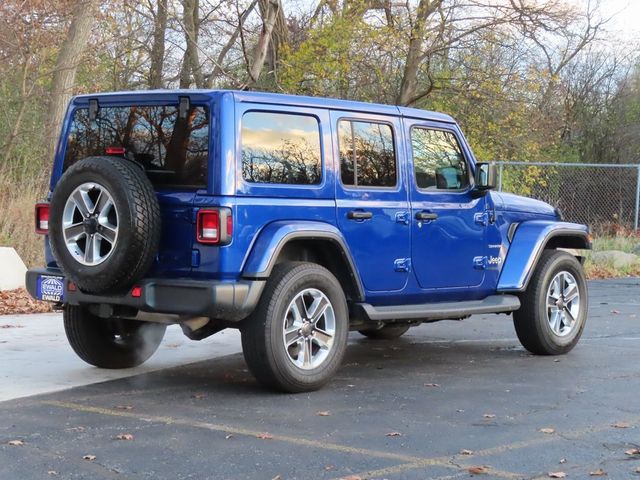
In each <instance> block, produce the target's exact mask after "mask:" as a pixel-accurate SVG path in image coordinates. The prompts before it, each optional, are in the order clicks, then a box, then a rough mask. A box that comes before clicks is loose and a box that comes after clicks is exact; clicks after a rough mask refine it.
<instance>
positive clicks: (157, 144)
mask: <svg viewBox="0 0 640 480" xmlns="http://www.w3.org/2000/svg"><path fill="white" fill-rule="evenodd" d="M60 138H61V139H60V142H59V145H58V148H57V152H56V156H55V161H54V166H53V172H52V175H51V189H50V194H49V199H48V200H49V202H47V203H41V204H38V205H37V206H36V230H37V231H38V232H39V233H42V234H44V235H46V237H45V238H46V240H45V248H46V263H47V265H46V268H44V269H33V270H30V271H29V272H28V273H27V278H26V281H27V286H28V289H29V292H30V293H31V295H33V296H34V297H35V298H38V299H41V300H47V301H50V302H54V303H56V304H57V305H58V307H60V308H62V309H63V311H64V327H65V330H66V334H67V337H68V339H69V342H70V344H71V346H72V347H73V349H74V350H75V352H76V353H77V354H78V355H79V356H80V357H81V358H82V359H83V360H85V361H86V362H88V363H90V364H92V365H95V366H98V367H102V368H127V367H133V366H135V365H138V364H140V363H142V362H144V361H145V360H146V359H147V358H149V357H150V356H151V355H152V354H153V352H154V351H155V350H156V348H157V347H158V345H159V343H160V342H161V340H162V337H163V335H164V331H165V329H166V326H167V324H173V323H177V324H179V325H180V326H181V327H182V329H183V331H184V333H185V334H186V335H187V336H188V337H189V338H192V339H195V340H198V339H202V338H204V337H207V336H209V335H213V334H215V333H216V332H219V331H221V330H223V329H225V328H239V329H240V330H241V332H242V348H243V351H244V356H245V359H246V361H247V364H248V366H249V368H250V370H251V372H252V373H253V374H254V376H255V377H256V378H257V380H258V381H259V382H260V383H261V384H263V385H265V386H268V387H271V388H276V389H279V390H284V391H289V392H300V391H309V390H313V389H317V388H319V387H321V386H322V385H323V384H324V383H326V382H327V381H328V380H329V379H330V378H331V376H332V375H333V374H334V373H335V372H336V370H337V369H338V368H339V366H340V362H341V360H342V358H343V355H344V353H345V349H346V346H347V336H348V333H349V331H350V330H357V331H359V332H360V333H361V334H363V335H365V336H367V337H369V338H372V339H389V338H395V337H399V336H400V335H402V334H403V333H405V332H406V331H407V330H408V328H409V327H411V326H415V325H419V324H420V323H422V322H433V321H437V320H444V319H463V318H466V317H468V316H470V315H473V314H480V313H506V314H509V313H513V321H514V324H515V329H516V332H517V335H518V338H519V339H520V341H521V342H522V344H523V345H524V346H525V347H526V348H527V349H528V350H529V351H531V352H533V353H535V354H542V355H554V354H562V353H566V352H568V351H569V350H571V349H572V348H573V347H574V346H575V344H576V343H577V342H578V339H579V338H580V335H581V333H582V331H583V329H584V326H585V321H586V317H587V286H586V282H585V276H584V273H583V269H582V265H581V261H582V258H581V257H579V256H576V255H579V250H582V249H588V248H590V237H589V234H588V229H587V227H585V226H584V225H578V224H574V223H567V222H563V221H562V218H561V215H560V212H559V211H558V210H556V209H554V208H553V207H551V206H549V205H547V204H545V203H542V202H539V201H536V200H532V199H526V198H522V197H517V196H514V195H509V194H505V193H496V192H493V191H491V190H492V189H493V187H494V184H495V178H496V172H495V167H494V166H493V165H491V164H487V163H478V162H476V161H475V159H474V157H473V154H472V153H471V150H470V148H469V146H468V145H467V142H466V141H465V139H464V137H463V135H462V132H461V131H460V129H459V127H458V125H457V124H456V123H455V121H454V120H453V119H452V118H450V117H449V116H447V115H443V114H440V113H434V112H427V111H422V110H416V109H410V108H403V107H396V106H387V105H373V104H366V103H358V102H350V101H342V100H333V99H325V98H308V97H296V96H287V95H277V94H268V93H254V92H231V91H198V90H193V91H192V90H189V91H151V92H129V93H109V94H99V95H84V96H79V97H75V98H74V99H73V100H72V102H71V104H70V106H69V110H68V113H67V115H66V119H65V122H64V126H63V130H62V135H61V137H60ZM570 252H573V253H570Z"/></svg>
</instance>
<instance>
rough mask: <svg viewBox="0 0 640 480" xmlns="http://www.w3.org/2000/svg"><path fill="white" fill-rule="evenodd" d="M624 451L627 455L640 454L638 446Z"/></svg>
mask: <svg viewBox="0 0 640 480" xmlns="http://www.w3.org/2000/svg"><path fill="white" fill-rule="evenodd" d="M624 453H626V454H627V455H640V448H631V449H629V450H627V451H626V452H624Z"/></svg>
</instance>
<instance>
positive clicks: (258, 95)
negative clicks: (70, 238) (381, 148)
mask: <svg viewBox="0 0 640 480" xmlns="http://www.w3.org/2000/svg"><path fill="white" fill-rule="evenodd" d="M225 94H231V95H233V97H234V98H235V101H236V102H241V103H245V102H246V103H261V104H265V105H288V106H296V107H311V108H326V109H330V110H343V111H352V112H362V113H373V114H375V113H378V114H383V115H393V116H403V117H410V118H417V119H424V120H434V121H440V122H447V123H455V120H454V119H453V118H452V117H451V116H449V115H446V114H444V113H439V112H432V111H429V110H421V109H418V108H409V107H400V106H396V105H385V104H381V103H368V102H358V101H354V100H341V99H337V98H327V97H309V96H303V95H288V94H283V93H271V92H252V91H239V90H201V89H190V90H185V89H176V90H134V91H123V92H108V93H93V94H84V95H78V96H76V97H74V99H73V102H74V103H75V104H84V103H86V102H88V100H89V99H92V98H96V99H98V100H99V99H101V98H105V99H109V100H110V101H113V102H119V101H122V102H126V101H129V100H130V97H135V96H137V97H140V98H141V100H142V99H148V100H151V101H153V100H156V101H162V100H169V99H171V98H173V97H175V96H176V95H177V96H192V97H210V98H214V97H219V96H222V95H225Z"/></svg>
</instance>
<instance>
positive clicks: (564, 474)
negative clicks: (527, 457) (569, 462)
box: [548, 472, 567, 478]
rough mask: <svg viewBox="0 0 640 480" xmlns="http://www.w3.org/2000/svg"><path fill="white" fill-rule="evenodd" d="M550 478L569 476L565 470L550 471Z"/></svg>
mask: <svg viewBox="0 0 640 480" xmlns="http://www.w3.org/2000/svg"><path fill="white" fill-rule="evenodd" d="M548 475H549V478H565V477H566V476H567V474H566V473H564V472H549V474H548Z"/></svg>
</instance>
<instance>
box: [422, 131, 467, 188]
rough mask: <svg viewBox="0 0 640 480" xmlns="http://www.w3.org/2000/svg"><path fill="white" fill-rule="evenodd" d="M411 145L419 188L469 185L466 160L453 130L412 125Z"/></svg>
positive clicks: (463, 186) (465, 186) (464, 186)
mask: <svg viewBox="0 0 640 480" xmlns="http://www.w3.org/2000/svg"><path fill="white" fill-rule="evenodd" d="M411 146H412V148H413V168H414V171H415V176H416V185H417V186H418V188H420V189H424V190H463V189H465V188H467V187H468V186H469V172H468V169H467V162H466V161H465V159H464V155H463V154H462V149H461V148H460V144H459V143H458V140H457V139H456V136H455V135H454V134H453V133H451V132H446V131H444V130H434V129H429V128H422V127H415V128H413V129H412V130H411Z"/></svg>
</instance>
